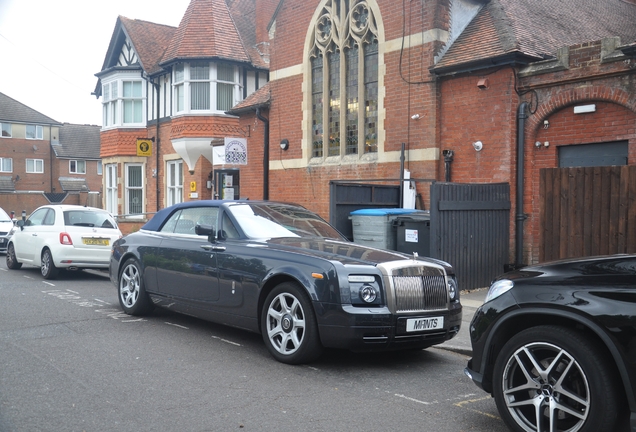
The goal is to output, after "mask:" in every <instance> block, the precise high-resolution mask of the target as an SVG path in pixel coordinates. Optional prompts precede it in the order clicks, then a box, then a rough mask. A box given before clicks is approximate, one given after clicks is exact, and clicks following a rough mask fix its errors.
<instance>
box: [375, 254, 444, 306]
mask: <svg viewBox="0 0 636 432" xmlns="http://www.w3.org/2000/svg"><path fill="white" fill-rule="evenodd" d="M378 269H379V270H380V271H381V272H382V273H383V275H384V280H385V286H386V288H387V290H386V294H387V303H388V306H389V309H390V310H391V311H392V312H394V313H398V314H400V313H402V314H413V313H417V312H428V311H440V310H445V309H448V307H449V298H448V287H447V285H446V271H445V270H444V268H443V267H442V266H440V265H437V264H435V263H423V262H421V261H418V260H403V261H391V262H386V263H381V264H378Z"/></svg>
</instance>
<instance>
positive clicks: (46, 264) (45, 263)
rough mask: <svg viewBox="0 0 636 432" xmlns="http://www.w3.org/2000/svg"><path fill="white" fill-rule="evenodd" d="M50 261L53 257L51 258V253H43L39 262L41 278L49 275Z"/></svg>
mask: <svg viewBox="0 0 636 432" xmlns="http://www.w3.org/2000/svg"><path fill="white" fill-rule="evenodd" d="M52 261H53V257H52V256H51V253H50V252H48V251H44V253H43V254H42V260H41V262H40V272H41V273H42V276H46V275H48V274H49V272H50V271H51V264H52Z"/></svg>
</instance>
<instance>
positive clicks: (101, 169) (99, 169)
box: [97, 160, 104, 175]
mask: <svg viewBox="0 0 636 432" xmlns="http://www.w3.org/2000/svg"><path fill="white" fill-rule="evenodd" d="M103 173H104V166H103V165H102V161H100V160H98V161H97V175H102V174H103Z"/></svg>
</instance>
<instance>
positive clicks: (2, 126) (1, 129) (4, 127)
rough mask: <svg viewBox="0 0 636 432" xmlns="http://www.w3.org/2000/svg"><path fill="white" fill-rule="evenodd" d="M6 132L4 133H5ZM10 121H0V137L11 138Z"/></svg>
mask: <svg viewBox="0 0 636 432" xmlns="http://www.w3.org/2000/svg"><path fill="white" fill-rule="evenodd" d="M5 134H6V135H5ZM12 137H13V132H12V130H11V123H0V138H12Z"/></svg>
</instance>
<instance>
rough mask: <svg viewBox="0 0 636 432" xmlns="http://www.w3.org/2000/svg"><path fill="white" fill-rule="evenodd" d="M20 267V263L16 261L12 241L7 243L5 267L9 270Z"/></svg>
mask: <svg viewBox="0 0 636 432" xmlns="http://www.w3.org/2000/svg"><path fill="white" fill-rule="evenodd" d="M21 267H22V263H20V262H18V259H17V258H16V256H15V248H14V247H13V243H9V246H8V247H7V268H8V269H11V270H18V269H20V268H21Z"/></svg>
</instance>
